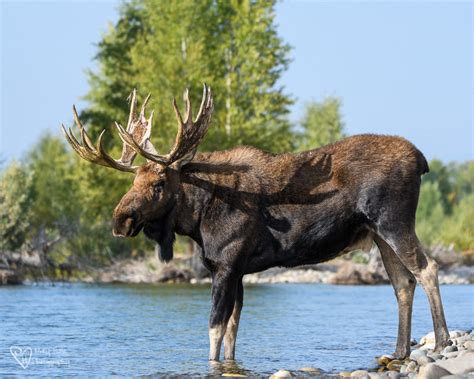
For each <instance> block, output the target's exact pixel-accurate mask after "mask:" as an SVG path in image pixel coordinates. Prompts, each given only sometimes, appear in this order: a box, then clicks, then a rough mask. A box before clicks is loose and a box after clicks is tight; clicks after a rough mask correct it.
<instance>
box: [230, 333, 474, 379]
mask: <svg viewBox="0 0 474 379" xmlns="http://www.w3.org/2000/svg"><path fill="white" fill-rule="evenodd" d="M449 335H450V338H451V341H452V345H451V346H447V347H446V348H444V349H443V350H442V351H441V352H439V353H437V352H434V351H433V349H434V343H435V340H434V333H433V332H431V333H429V334H427V335H425V336H424V337H422V338H421V339H420V342H419V343H417V342H416V341H415V340H414V341H413V342H412V344H413V348H412V351H411V354H410V356H409V357H408V358H406V359H404V360H398V359H394V358H393V357H392V356H390V355H383V356H381V357H379V358H377V364H378V366H377V367H374V368H368V369H358V370H354V371H342V372H340V373H339V375H337V374H332V373H324V372H323V371H322V370H320V369H318V368H315V367H303V368H300V369H298V370H294V371H290V370H285V369H282V370H279V371H277V372H275V373H274V374H273V375H271V376H270V379H278V378H290V377H319V378H323V377H329V378H335V377H340V378H359V379H384V378H390V379H395V378H413V379H415V378H416V379H439V378H444V379H472V378H474V331H472V330H471V331H466V330H454V331H451V332H450V333H449ZM224 375H225V376H228V377H230V376H233V373H231V372H227V373H225V374H224ZM234 376H235V374H234ZM237 376H240V377H243V376H246V375H245V374H242V373H237Z"/></svg>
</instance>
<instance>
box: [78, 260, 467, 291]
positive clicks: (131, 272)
mask: <svg viewBox="0 0 474 379" xmlns="http://www.w3.org/2000/svg"><path fill="white" fill-rule="evenodd" d="M83 280H84V281H86V282H99V283H191V284H203V283H210V281H211V279H210V277H209V276H208V275H205V274H203V273H202V270H201V272H198V273H196V272H195V271H194V270H193V269H192V268H191V266H190V265H189V259H179V258H178V259H176V260H174V261H172V262H171V263H169V264H160V263H159V262H157V260H156V259H155V258H154V257H150V258H145V259H140V260H125V261H119V262H116V263H115V264H113V265H111V266H109V267H106V268H104V269H101V270H100V271H98V272H97V273H95V274H94V275H89V276H88V277H85V278H84V279H83ZM243 280H244V283H247V284H273V283H322V284H341V285H372V284H388V283H389V280H388V277H387V274H386V272H385V269H384V268H383V265H381V263H380V264H379V263H374V262H369V263H367V264H362V263H354V262H352V261H348V260H345V259H336V260H333V261H331V262H328V263H321V264H319V265H307V266H300V267H297V268H281V267H275V268H271V269H269V270H266V271H263V272H260V273H255V274H249V275H245V276H244V279H243ZM439 281H440V284H473V283H474V266H465V265H452V266H449V267H442V268H441V270H440V272H439Z"/></svg>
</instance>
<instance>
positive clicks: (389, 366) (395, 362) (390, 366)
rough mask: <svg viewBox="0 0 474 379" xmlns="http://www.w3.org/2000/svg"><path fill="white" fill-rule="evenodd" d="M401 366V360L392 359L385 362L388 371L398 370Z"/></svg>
mask: <svg viewBox="0 0 474 379" xmlns="http://www.w3.org/2000/svg"><path fill="white" fill-rule="evenodd" d="M401 367H402V362H400V361H399V360H398V359H394V360H393V361H390V362H389V363H388V364H387V369H388V370H389V371H397V372H398V371H400V368H401Z"/></svg>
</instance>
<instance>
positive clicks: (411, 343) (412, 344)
mask: <svg viewBox="0 0 474 379" xmlns="http://www.w3.org/2000/svg"><path fill="white" fill-rule="evenodd" d="M415 345H418V342H416V339H414V338H412V339H411V341H410V346H415Z"/></svg>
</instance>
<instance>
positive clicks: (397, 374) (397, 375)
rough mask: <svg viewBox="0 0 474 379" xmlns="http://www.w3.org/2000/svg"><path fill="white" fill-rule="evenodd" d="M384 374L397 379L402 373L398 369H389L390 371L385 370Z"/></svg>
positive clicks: (391, 378)
mask: <svg viewBox="0 0 474 379" xmlns="http://www.w3.org/2000/svg"><path fill="white" fill-rule="evenodd" d="M384 376H386V377H388V378H390V379H398V378H401V377H403V374H400V373H399V372H398V371H393V370H390V371H387V372H386V373H385V375H384Z"/></svg>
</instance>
